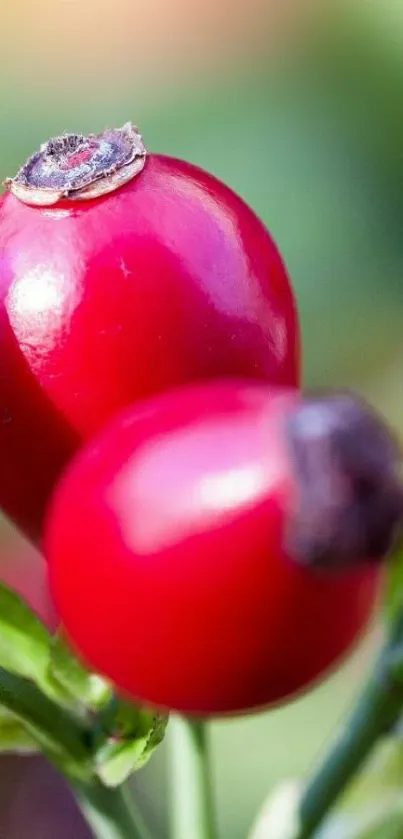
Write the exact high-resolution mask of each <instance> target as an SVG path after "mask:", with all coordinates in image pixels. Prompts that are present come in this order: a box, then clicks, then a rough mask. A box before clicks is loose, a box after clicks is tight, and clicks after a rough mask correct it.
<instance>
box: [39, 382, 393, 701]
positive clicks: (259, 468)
mask: <svg viewBox="0 0 403 839" xmlns="http://www.w3.org/2000/svg"><path fill="white" fill-rule="evenodd" d="M297 398H298V397H297V395H296V392H295V391H284V392H282V391H279V392H277V395H276V393H275V392H273V391H272V392H271V391H270V390H268V389H266V388H263V387H262V386H260V385H256V384H255V385H252V384H250V385H248V384H245V383H243V384H241V383H234V382H232V383H227V384H216V385H210V386H208V385H204V386H199V387H198V388H195V387H193V388H188V389H182V390H181V391H179V392H176V393H171V394H166V395H163V396H160V397H157V398H155V399H154V400H149V401H148V402H146V404H144V405H141V406H137V407H134V408H132V409H131V410H130V411H127V412H126V413H125V414H124V415H123V416H121V417H119V418H118V419H115V422H114V423H113V424H112V425H110V426H109V427H108V429H107V430H104V432H103V434H102V435H101V436H100V437H97V439H96V440H95V441H93V442H92V443H91V444H89V446H87V447H86V448H85V449H84V450H83V451H82V452H81V454H80V455H79V456H78V458H77V459H76V460H75V462H74V463H73V465H71V466H70V468H69V469H68V470H67V475H66V476H65V477H64V479H63V480H62V483H61V485H60V486H59V488H58V490H57V491H56V497H55V500H54V502H53V505H52V506H51V508H50V518H49V523H48V532H47V539H46V552H47V558H48V560H49V564H50V575H51V587H52V589H53V593H54V596H55V600H56V605H57V608H58V611H59V613H60V615H61V618H62V621H63V623H64V624H65V626H66V628H67V631H68V632H69V634H70V636H71V639H72V641H73V643H74V644H75V645H76V647H77V648H78V649H79V651H80V652H81V654H82V655H84V656H85V658H86V659H87V660H88V662H89V663H90V664H91V666H92V667H93V668H94V669H95V670H99V671H101V672H102V673H104V674H106V676H108V677H109V678H110V679H112V680H113V681H114V682H115V683H116V684H117V685H118V687H120V688H121V690H123V692H126V693H128V694H130V695H131V696H132V697H134V698H135V699H140V700H143V701H147V702H150V703H152V704H156V705H160V706H163V707H168V708H174V709H177V710H180V711H185V712H191V713H205V714H210V713H211V714H218V713H231V712H237V711H243V710H246V709H249V708H252V707H259V706H266V705H270V704H272V703H278V702H280V701H281V700H283V699H284V698H285V697H287V696H289V695H292V694H294V693H296V692H298V691H300V690H301V689H303V688H306V687H307V686H308V685H309V684H310V683H311V682H312V681H314V680H316V679H317V678H318V677H319V676H320V675H321V674H323V673H324V672H325V671H326V670H327V669H328V668H329V667H330V666H331V665H334V663H335V662H336V661H337V660H338V659H339V658H340V656H341V655H342V654H343V653H345V652H346V651H347V650H348V649H349V648H350V646H351V645H352V643H353V642H354V640H355V639H356V637H357V634H358V633H359V632H360V631H361V630H362V629H363V627H364V626H365V624H366V622H367V619H368V617H369V615H370V613H371V609H372V605H373V601H374V596H375V592H376V589H377V580H378V571H377V570H374V569H373V568H370V569H369V568H363V567H361V568H360V569H359V570H354V571H351V570H350V571H348V572H343V573H341V572H339V574H338V575H337V576H336V575H335V574H333V575H331V576H325V574H324V573H322V575H320V574H319V573H318V572H313V571H310V570H308V569H307V568H303V567H301V566H299V565H298V564H297V563H296V562H295V561H293V560H292V559H290V558H289V557H287V555H286V554H285V552H284V549H283V543H284V527H285V512H284V511H285V510H286V509H287V508H288V506H289V504H290V502H291V501H292V499H293V492H294V486H293V483H292V480H291V476H290V465H289V463H288V460H287V455H286V451H285V447H284V442H283V436H282V431H281V428H282V425H281V422H282V416H283V414H284V412H285V411H286V410H287V407H288V406H290V405H291V404H294V403H295V400H296V399H297Z"/></svg>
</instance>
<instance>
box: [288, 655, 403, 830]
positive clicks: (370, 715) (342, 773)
mask: <svg viewBox="0 0 403 839" xmlns="http://www.w3.org/2000/svg"><path fill="white" fill-rule="evenodd" d="M395 652H396V649H395V647H394V644H393V643H389V644H388V645H386V646H385V648H384V650H383V651H382V653H381V656H380V659H379V661H378V663H377V665H376V667H375V669H374V672H373V674H372V676H371V677H370V679H369V681H368V683H367V685H366V687H365V689H364V692H363V693H362V695H361V696H360V697H359V699H358V702H357V704H356V706H355V708H354V709H353V711H352V713H351V716H350V718H349V720H348V721H347V724H346V725H345V727H344V728H343V730H342V732H341V733H340V735H339V737H338V739H337V740H336V743H335V744H334V746H333V748H332V749H331V751H330V753H329V754H328V755H327V756H326V757H325V759H324V761H323V763H322V765H321V766H319V769H318V770H317V772H316V773H315V775H314V776H313V778H312V779H311V780H310V781H309V783H308V785H307V787H306V789H305V792H304V794H303V797H302V800H301V803H300V812H299V815H300V831H299V833H298V835H297V837H296V839H311V837H313V836H314V835H315V832H316V830H317V828H318V827H319V826H320V825H321V824H322V822H323V820H324V819H325V817H326V816H327V814H328V811H329V809H330V808H332V807H333V805H334V804H335V803H336V801H337V799H338V798H339V796H340V795H341V793H342V792H343V791H344V790H345V788H346V787H347V785H348V783H349V782H350V781H351V780H352V778H353V777H354V775H355V774H356V772H358V770H359V769H360V768H361V766H362V765H363V763H364V762H365V760H366V759H367V757H368V756H369V754H370V752H371V750H372V748H373V747H374V745H375V744H376V743H377V741H378V740H379V739H380V738H381V737H383V736H384V735H385V734H386V733H387V732H388V731H389V730H390V728H391V727H392V726H393V725H394V724H395V723H396V722H397V721H398V719H399V718H400V717H401V713H402V705H403V693H402V687H401V685H399V683H398V681H396V680H395V668H396V664H397V663H398V662H397V661H396V655H395ZM401 656H402V651H400V658H401Z"/></svg>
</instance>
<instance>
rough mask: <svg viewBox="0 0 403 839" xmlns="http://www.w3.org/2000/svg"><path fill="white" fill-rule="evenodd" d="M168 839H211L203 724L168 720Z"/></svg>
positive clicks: (207, 760)
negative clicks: (169, 749)
mask: <svg viewBox="0 0 403 839" xmlns="http://www.w3.org/2000/svg"><path fill="white" fill-rule="evenodd" d="M169 733H170V744H171V753H172V839H215V836H216V831H215V819H214V810H213V800H212V789H211V778H210V768H209V744H208V731H207V730H206V724H205V723H203V722H200V721H198V720H192V719H189V718H186V717H173V716H172V717H171V718H170V725H169Z"/></svg>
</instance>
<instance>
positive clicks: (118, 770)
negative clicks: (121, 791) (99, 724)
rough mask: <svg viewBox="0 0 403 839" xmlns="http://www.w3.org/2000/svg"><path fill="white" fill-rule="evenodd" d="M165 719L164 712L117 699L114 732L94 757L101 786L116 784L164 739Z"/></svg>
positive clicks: (145, 759)
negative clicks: (155, 711) (148, 709)
mask: <svg viewBox="0 0 403 839" xmlns="http://www.w3.org/2000/svg"><path fill="white" fill-rule="evenodd" d="M110 722H111V720H110ZM167 723H168V716H167V715H160V714H155V713H152V712H150V711H147V710H145V709H143V708H136V706H134V705H133V706H131V705H130V704H128V703H122V704H121V705H120V704H119V703H118V705H117V707H116V712H115V716H114V720H113V724H112V726H113V731H114V732H115V734H114V735H113V736H111V737H109V739H108V740H107V741H106V742H105V743H104V745H103V746H102V748H101V749H100V750H99V751H98V753H97V757H96V762H97V771H98V775H99V778H100V780H101V781H102V782H103V783H104V784H105V786H110V787H114V786H118V785H119V784H121V783H123V781H125V780H126V779H127V778H128V777H129V776H130V775H131V774H132V772H136V771H137V770H139V769H141V768H142V767H143V766H144V765H145V764H146V763H147V762H148V760H149V759H150V757H151V756H152V754H153V752H154V750H155V749H156V748H157V746H158V745H159V743H161V742H162V740H163V739H164V735H165V730H166V727H167Z"/></svg>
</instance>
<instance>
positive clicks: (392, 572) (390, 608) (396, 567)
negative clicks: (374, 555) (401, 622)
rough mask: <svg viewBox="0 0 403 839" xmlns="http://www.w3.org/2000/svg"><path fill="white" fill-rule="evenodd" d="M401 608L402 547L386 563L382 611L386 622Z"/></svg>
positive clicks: (402, 585) (402, 596)
mask: <svg viewBox="0 0 403 839" xmlns="http://www.w3.org/2000/svg"><path fill="white" fill-rule="evenodd" d="M402 608H403V547H401V548H400V549H399V550H398V551H396V553H395V554H394V555H393V556H392V557H391V558H390V560H389V562H388V565H387V579H386V591H385V604H384V611H385V616H386V619H387V621H388V622H391V621H393V619H394V618H395V616H396V615H397V614H398V613H399V611H401V610H402Z"/></svg>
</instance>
